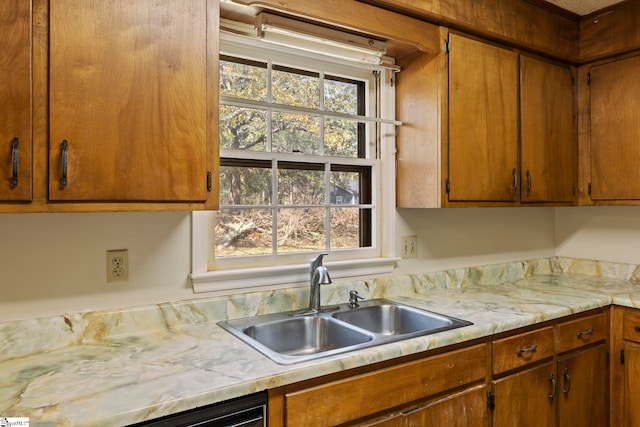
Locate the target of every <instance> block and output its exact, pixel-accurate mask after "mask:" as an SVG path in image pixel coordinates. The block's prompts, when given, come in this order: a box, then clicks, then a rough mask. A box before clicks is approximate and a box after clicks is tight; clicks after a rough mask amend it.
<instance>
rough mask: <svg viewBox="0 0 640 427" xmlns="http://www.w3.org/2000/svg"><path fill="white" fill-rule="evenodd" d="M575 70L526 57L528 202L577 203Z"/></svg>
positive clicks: (525, 176)
mask: <svg viewBox="0 0 640 427" xmlns="http://www.w3.org/2000/svg"><path fill="white" fill-rule="evenodd" d="M573 81H574V78H573V72H572V70H571V68H569V67H565V66H559V65H555V64H552V63H549V62H546V61H541V60H538V59H534V58H529V57H527V56H521V57H520V85H521V86H520V99H521V104H520V114H521V119H520V126H521V130H520V135H521V138H520V139H521V146H520V152H521V159H522V168H521V170H522V180H523V181H522V196H521V197H522V201H523V202H560V203H573V202H575V201H576V197H577V187H576V186H577V183H576V180H577V176H578V174H577V165H578V163H577V162H578V160H577V156H578V148H577V138H576V129H577V128H576V121H575V114H574V110H575V108H574V105H575V102H574V99H575V95H574V85H573Z"/></svg>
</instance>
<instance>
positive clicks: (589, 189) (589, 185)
mask: <svg viewBox="0 0 640 427" xmlns="http://www.w3.org/2000/svg"><path fill="white" fill-rule="evenodd" d="M587 193H589V195H591V183H589V184H588V185H587Z"/></svg>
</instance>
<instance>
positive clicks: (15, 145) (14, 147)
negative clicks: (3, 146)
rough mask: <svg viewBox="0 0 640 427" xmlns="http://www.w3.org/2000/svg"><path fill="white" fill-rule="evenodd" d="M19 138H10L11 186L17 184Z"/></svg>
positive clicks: (14, 186)
mask: <svg viewBox="0 0 640 427" xmlns="http://www.w3.org/2000/svg"><path fill="white" fill-rule="evenodd" d="M19 148H20V140H19V139H18V138H13V139H12V140H11V180H10V182H11V188H16V187H17V186H18V167H19V166H20V149H19Z"/></svg>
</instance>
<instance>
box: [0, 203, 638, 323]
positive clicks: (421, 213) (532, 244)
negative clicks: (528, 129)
mask: <svg viewBox="0 0 640 427" xmlns="http://www.w3.org/2000/svg"><path fill="white" fill-rule="evenodd" d="M190 218H191V215H190V214H189V213H172V212H169V213H166V212H164V213H94V214H90V213H87V214H19V215H0V277H1V278H2V279H0V321H4V320H12V319H23V318H30V317H37V316H47V315H56V314H61V313H66V312H75V311H82V310H89V309H103V308H117V307H128V306H135V305H142V304H151V303H157V302H163V301H170V300H180V299H190V298H194V297H195V296H194V294H193V293H192V291H191V288H190V284H189V282H188V280H187V274H188V273H189V271H190V265H191V261H190V257H191V236H190V228H191V219H190ZM396 229H397V233H398V237H401V236H409V235H417V236H418V258H417V259H416V260H402V261H400V263H399V266H398V269H397V271H396V274H406V273H412V272H424V271H434V270H441V269H446V268H453V267H463V266H470V265H477V264H489V263H495V262H504V261H517V260H522V259H530V258H540V257H548V256H553V255H555V254H557V255H560V256H568V257H579V258H590V259H600V260H606V261H614V262H616V261H617V262H628V263H640V207H578V208H495V209H490V208H480V209H426V210H425V209H401V210H399V211H398V214H397V226H396ZM122 248H126V249H129V258H130V265H131V275H130V280H129V283H125V284H107V283H106V279H105V274H106V273H105V270H106V266H105V264H106V261H105V251H106V250H107V249H122Z"/></svg>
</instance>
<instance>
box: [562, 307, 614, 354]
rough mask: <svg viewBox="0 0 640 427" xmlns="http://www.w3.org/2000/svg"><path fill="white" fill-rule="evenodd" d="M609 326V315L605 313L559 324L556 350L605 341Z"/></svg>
mask: <svg viewBox="0 0 640 427" xmlns="http://www.w3.org/2000/svg"><path fill="white" fill-rule="evenodd" d="M607 326H608V322H607V317H606V315H605V314H604V313H601V314H596V315H594V316H589V317H586V318H581V319H577V320H572V321H569V322H563V323H560V324H558V328H557V330H556V352H557V353H564V352H566V351H569V350H575V349H577V348H580V347H583V346H585V345H589V344H593V343H597V342H600V341H604V340H605V339H606V338H607V336H608V333H609V331H608V329H607ZM588 331H591V332H588Z"/></svg>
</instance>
